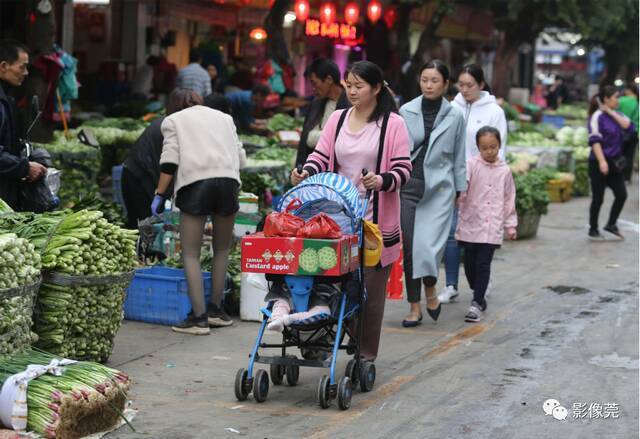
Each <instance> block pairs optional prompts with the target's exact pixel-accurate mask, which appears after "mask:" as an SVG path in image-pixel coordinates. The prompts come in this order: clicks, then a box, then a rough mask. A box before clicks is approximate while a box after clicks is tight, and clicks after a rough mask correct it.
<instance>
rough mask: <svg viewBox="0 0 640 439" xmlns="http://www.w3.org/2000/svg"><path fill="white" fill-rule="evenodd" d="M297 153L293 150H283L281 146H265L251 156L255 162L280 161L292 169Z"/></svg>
mask: <svg viewBox="0 0 640 439" xmlns="http://www.w3.org/2000/svg"><path fill="white" fill-rule="evenodd" d="M296 153H297V151H296V150H295V149H293V148H283V147H281V146H266V147H264V148H262V149H259V150H258V151H257V152H256V153H255V154H253V155H252V156H251V158H252V159H255V160H280V161H283V162H285V163H286V164H287V165H288V166H289V167H291V168H293V166H294V165H295V161H296Z"/></svg>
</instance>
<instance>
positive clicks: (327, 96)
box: [296, 58, 350, 166]
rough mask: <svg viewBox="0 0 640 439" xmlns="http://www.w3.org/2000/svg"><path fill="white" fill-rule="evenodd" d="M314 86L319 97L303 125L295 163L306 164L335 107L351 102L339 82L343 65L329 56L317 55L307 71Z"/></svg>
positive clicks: (346, 106) (338, 107)
mask: <svg viewBox="0 0 640 439" xmlns="http://www.w3.org/2000/svg"><path fill="white" fill-rule="evenodd" d="M304 76H305V78H307V79H308V80H309V82H310V83H311V86H312V87H313V92H314V93H315V95H316V98H315V99H314V100H313V102H311V104H310V106H309V110H308V111H307V116H306V117H305V118H304V124H303V125H302V134H301V135H300V143H299V144H298V155H297V156H296V166H298V165H303V164H304V163H305V162H306V161H307V157H308V156H309V154H311V153H312V152H313V150H314V148H315V147H316V144H317V143H318V140H319V139H320V134H321V133H322V128H324V126H325V124H326V123H327V120H328V119H329V116H331V113H333V112H334V111H335V110H340V109H342V108H348V107H349V106H350V104H349V101H348V99H347V95H346V93H345V92H344V89H343V88H342V85H340V69H338V66H337V65H336V63H334V62H333V61H331V60H330V59H326V58H317V59H315V60H314V61H313V62H312V63H311V64H310V65H309V67H307V70H306V71H305V72H304Z"/></svg>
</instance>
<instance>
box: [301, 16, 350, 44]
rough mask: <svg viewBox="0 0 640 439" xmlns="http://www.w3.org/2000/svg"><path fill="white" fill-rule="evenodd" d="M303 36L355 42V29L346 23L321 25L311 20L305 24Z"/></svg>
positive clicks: (318, 21)
mask: <svg viewBox="0 0 640 439" xmlns="http://www.w3.org/2000/svg"><path fill="white" fill-rule="evenodd" d="M304 33H305V35H307V36H309V37H326V38H334V39H342V40H355V39H356V38H357V35H356V27H355V26H351V25H348V24H346V23H329V24H327V23H321V22H320V20H316V19H313V18H310V19H308V20H307V21H306V22H305V28H304Z"/></svg>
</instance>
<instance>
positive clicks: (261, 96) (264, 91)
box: [225, 84, 271, 132]
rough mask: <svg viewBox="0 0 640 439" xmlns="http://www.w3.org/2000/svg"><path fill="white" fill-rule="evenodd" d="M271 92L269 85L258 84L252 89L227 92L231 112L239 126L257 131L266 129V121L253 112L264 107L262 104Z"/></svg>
mask: <svg viewBox="0 0 640 439" xmlns="http://www.w3.org/2000/svg"><path fill="white" fill-rule="evenodd" d="M270 93H271V90H269V87H267V86H266V85H263V84H258V85H255V86H254V87H253V89H252V90H242V91H234V92H231V93H227V94H225V97H226V98H227V99H228V100H229V103H230V104H231V114H232V115H233V120H234V121H235V124H236V126H237V127H238V128H241V129H244V130H249V131H255V132H262V131H264V129H265V125H266V121H265V120H262V119H256V118H255V117H254V116H253V113H254V111H255V110H256V109H259V108H262V104H263V103H264V101H265V100H266V99H267V96H269V94H270Z"/></svg>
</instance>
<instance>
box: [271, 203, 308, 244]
mask: <svg viewBox="0 0 640 439" xmlns="http://www.w3.org/2000/svg"><path fill="white" fill-rule="evenodd" d="M300 204H301V203H300V200H298V199H295V200H293V201H291V203H289V205H288V206H287V208H286V210H285V212H271V213H270V214H269V215H267V218H265V220H264V229H263V232H264V236H267V237H273V236H285V237H289V238H291V237H294V236H296V233H298V230H300V228H302V227H303V226H304V220H303V219H302V218H300V217H299V216H295V215H293V214H291V213H289V211H291V210H294V209H296V208H297V207H298V206H300Z"/></svg>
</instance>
